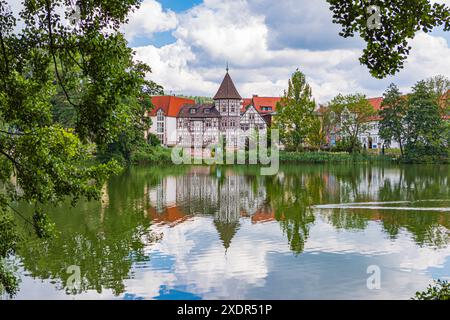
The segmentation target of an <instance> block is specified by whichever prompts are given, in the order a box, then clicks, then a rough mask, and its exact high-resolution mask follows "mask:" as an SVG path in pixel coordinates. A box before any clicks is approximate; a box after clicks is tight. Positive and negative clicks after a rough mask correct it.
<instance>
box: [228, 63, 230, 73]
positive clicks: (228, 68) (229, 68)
mask: <svg viewBox="0 0 450 320" xmlns="http://www.w3.org/2000/svg"><path fill="white" fill-rule="evenodd" d="M229 70H230V68H228V61H227V73H228V71H229Z"/></svg>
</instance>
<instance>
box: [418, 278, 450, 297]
mask: <svg viewBox="0 0 450 320" xmlns="http://www.w3.org/2000/svg"><path fill="white" fill-rule="evenodd" d="M414 300H450V283H448V281H443V280H437V281H435V282H434V285H429V286H428V288H427V290H426V291H423V292H416V296H415V298H414Z"/></svg>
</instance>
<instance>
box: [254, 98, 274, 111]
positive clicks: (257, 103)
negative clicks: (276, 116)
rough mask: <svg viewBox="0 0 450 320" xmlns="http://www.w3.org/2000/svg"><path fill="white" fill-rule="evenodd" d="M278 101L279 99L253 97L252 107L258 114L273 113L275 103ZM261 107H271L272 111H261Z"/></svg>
mask: <svg viewBox="0 0 450 320" xmlns="http://www.w3.org/2000/svg"><path fill="white" fill-rule="evenodd" d="M280 101H281V98H280V97H253V105H254V107H255V108H256V110H257V111H258V112H260V113H267V112H269V113H270V112H275V111H276V110H277V102H280ZM262 107H271V108H272V111H263V110H262Z"/></svg>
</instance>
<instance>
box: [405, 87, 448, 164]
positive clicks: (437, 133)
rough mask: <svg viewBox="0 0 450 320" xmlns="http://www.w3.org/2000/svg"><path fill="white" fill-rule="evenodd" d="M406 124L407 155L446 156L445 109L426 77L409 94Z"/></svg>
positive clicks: (408, 156)
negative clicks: (443, 113)
mask: <svg viewBox="0 0 450 320" xmlns="http://www.w3.org/2000/svg"><path fill="white" fill-rule="evenodd" d="M405 124H406V134H407V140H406V142H407V145H406V150H405V151H406V157H407V158H408V159H412V160H414V159H420V158H424V157H432V158H440V157H445V156H446V154H447V150H446V141H445V134H444V133H445V125H444V122H443V120H442V110H441V108H440V107H439V105H438V102H437V99H436V95H435V93H434V92H433V91H432V90H431V89H430V86H429V85H427V83H426V82H425V81H419V82H418V83H417V84H416V85H415V86H414V88H413V92H412V94H411V95H409V97H408V111H407V113H406V116H405Z"/></svg>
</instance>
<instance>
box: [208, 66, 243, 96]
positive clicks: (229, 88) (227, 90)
mask: <svg viewBox="0 0 450 320" xmlns="http://www.w3.org/2000/svg"><path fill="white" fill-rule="evenodd" d="M219 99H234V100H241V99H242V98H241V95H240V94H239V92H238V91H237V89H236V87H235V86H234V83H233V80H231V77H230V74H229V73H228V64H227V73H226V74H225V77H224V78H223V81H222V84H221V85H220V87H219V90H218V91H217V93H216V95H215V96H214V100H219Z"/></svg>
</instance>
